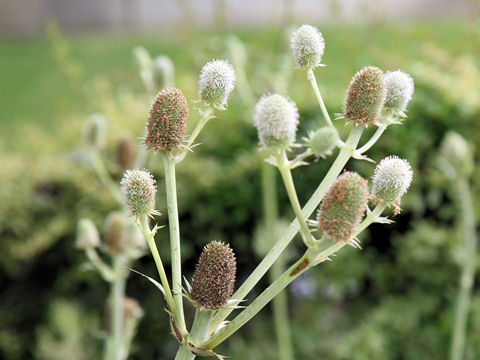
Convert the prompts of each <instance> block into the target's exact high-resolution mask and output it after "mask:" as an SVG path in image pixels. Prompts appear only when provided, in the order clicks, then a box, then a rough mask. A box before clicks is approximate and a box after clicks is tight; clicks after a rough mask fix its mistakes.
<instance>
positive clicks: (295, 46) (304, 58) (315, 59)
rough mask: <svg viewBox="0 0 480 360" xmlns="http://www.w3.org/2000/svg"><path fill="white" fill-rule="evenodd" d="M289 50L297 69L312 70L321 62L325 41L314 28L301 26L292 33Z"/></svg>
mask: <svg viewBox="0 0 480 360" xmlns="http://www.w3.org/2000/svg"><path fill="white" fill-rule="evenodd" d="M290 48H291V49H292V53H293V57H294V59H295V63H296V64H297V66H298V67H299V68H306V69H308V68H314V67H316V66H318V65H320V62H321V61H322V56H323V52H324V50H325V41H324V39H323V36H322V33H321V32H320V31H318V29H317V28H316V27H314V26H311V25H302V26H300V27H299V28H298V29H297V30H295V31H294V32H293V33H292V37H291V39H290Z"/></svg>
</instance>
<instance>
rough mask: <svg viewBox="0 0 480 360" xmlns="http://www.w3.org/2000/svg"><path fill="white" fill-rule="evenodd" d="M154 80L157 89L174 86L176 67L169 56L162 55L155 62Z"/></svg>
mask: <svg viewBox="0 0 480 360" xmlns="http://www.w3.org/2000/svg"><path fill="white" fill-rule="evenodd" d="M153 79H154V80H155V85H156V86H157V89H163V88H165V87H169V86H173V84H174V82H175V66H174V65H173V62H172V60H170V58H169V57H168V56H165V55H160V56H157V57H156V58H155V60H154V61H153Z"/></svg>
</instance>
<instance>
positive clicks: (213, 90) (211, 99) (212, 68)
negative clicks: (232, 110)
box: [199, 60, 236, 109]
mask: <svg viewBox="0 0 480 360" xmlns="http://www.w3.org/2000/svg"><path fill="white" fill-rule="evenodd" d="M235 81H236V76H235V70H234V69H233V66H232V65H230V63H229V62H228V61H227V60H213V61H210V62H208V63H206V64H205V65H204V66H203V68H202V71H201V73H200V79H199V96H200V98H201V99H202V100H203V101H204V102H205V103H207V104H209V105H212V106H214V107H216V108H219V109H224V108H225V106H226V105H227V100H228V97H229V95H230V93H231V92H232V90H233V89H234V87H235Z"/></svg>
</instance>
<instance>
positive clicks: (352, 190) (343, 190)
mask: <svg viewBox="0 0 480 360" xmlns="http://www.w3.org/2000/svg"><path fill="white" fill-rule="evenodd" d="M367 202H368V181H367V180H365V179H364V178H363V177H361V176H360V175H358V174H357V173H355V172H344V173H343V174H342V175H340V176H339V177H338V178H337V180H335V182H334V183H333V184H332V186H331V187H330V189H329V190H328V192H327V193H326V194H325V197H324V198H323V201H322V205H321V207H320V210H319V211H318V214H317V222H318V231H323V233H324V234H325V237H326V238H327V239H329V240H334V241H345V242H350V241H351V240H352V239H353V237H354V236H355V232H356V231H357V229H358V226H359V225H360V221H361V220H362V217H363V214H364V213H365V210H366V207H367Z"/></svg>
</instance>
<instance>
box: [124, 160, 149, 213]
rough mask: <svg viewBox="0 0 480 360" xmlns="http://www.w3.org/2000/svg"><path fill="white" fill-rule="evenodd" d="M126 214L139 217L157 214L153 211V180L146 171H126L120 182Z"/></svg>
mask: <svg viewBox="0 0 480 360" xmlns="http://www.w3.org/2000/svg"><path fill="white" fill-rule="evenodd" d="M120 188H121V190H122V193H123V196H124V198H125V205H126V207H127V213H128V215H130V216H135V217H141V216H150V215H153V214H157V211H156V210H155V193H156V192H157V189H156V187H155V179H154V178H153V175H152V174H150V173H149V172H148V171H147V170H137V169H134V170H127V171H125V173H124V175H123V178H122V180H121V182H120Z"/></svg>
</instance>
